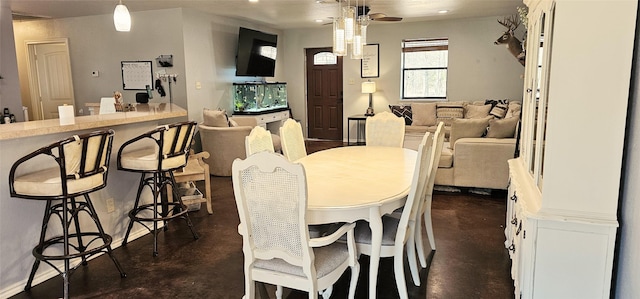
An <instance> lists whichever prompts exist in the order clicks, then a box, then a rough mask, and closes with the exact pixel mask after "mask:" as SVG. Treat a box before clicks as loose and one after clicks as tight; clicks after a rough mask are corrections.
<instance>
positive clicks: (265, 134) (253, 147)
mask: <svg viewBox="0 0 640 299" xmlns="http://www.w3.org/2000/svg"><path fill="white" fill-rule="evenodd" d="M244 148H245V151H246V153H247V157H249V156H251V155H253V154H255V153H257V152H261V151H268V152H271V153H273V152H274V148H273V139H272V138H271V132H269V131H267V129H265V128H263V127H261V126H255V127H253V129H251V132H250V133H249V135H248V136H246V137H245V138H244Z"/></svg>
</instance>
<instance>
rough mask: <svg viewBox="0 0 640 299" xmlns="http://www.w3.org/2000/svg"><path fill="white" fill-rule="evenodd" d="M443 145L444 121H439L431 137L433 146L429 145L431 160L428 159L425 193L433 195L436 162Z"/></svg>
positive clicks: (436, 168) (438, 161)
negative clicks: (427, 179)
mask: <svg viewBox="0 0 640 299" xmlns="http://www.w3.org/2000/svg"><path fill="white" fill-rule="evenodd" d="M443 146H444V122H440V123H439V124H438V127H437V128H436V132H435V133H434V137H433V146H432V147H431V152H432V153H431V161H429V165H428V167H429V172H430V173H429V181H428V182H427V186H426V188H425V190H426V191H425V195H428V196H431V195H433V186H434V185H435V181H436V172H437V171H438V164H439V163H440V156H441V155H442V148H443Z"/></svg>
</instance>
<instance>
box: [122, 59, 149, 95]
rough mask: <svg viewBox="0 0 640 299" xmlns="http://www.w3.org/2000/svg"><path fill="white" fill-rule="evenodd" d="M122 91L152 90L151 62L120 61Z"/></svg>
mask: <svg viewBox="0 0 640 299" xmlns="http://www.w3.org/2000/svg"><path fill="white" fill-rule="evenodd" d="M121 67H122V89H125V90H146V89H147V85H149V87H151V88H153V70H152V69H151V61H122V62H121Z"/></svg>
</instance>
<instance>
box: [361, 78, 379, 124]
mask: <svg viewBox="0 0 640 299" xmlns="http://www.w3.org/2000/svg"><path fill="white" fill-rule="evenodd" d="M374 92H376V82H371V81H366V82H362V93H368V94H369V108H367V112H366V113H365V114H364V115H365V116H373V115H374V114H375V113H374V112H373V93H374Z"/></svg>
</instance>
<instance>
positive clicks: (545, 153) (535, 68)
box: [505, 0, 638, 298]
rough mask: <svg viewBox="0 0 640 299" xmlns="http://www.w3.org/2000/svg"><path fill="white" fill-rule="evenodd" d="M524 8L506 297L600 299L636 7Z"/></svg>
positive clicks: (541, 1) (607, 268) (542, 1)
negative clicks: (511, 290) (510, 283)
mask: <svg viewBox="0 0 640 299" xmlns="http://www.w3.org/2000/svg"><path fill="white" fill-rule="evenodd" d="M524 2H525V4H526V5H527V6H528V8H529V14H528V23H529V24H528V30H527V56H526V65H525V71H524V73H525V78H524V80H525V81H524V91H523V112H522V113H523V115H522V129H521V133H520V136H521V139H520V144H519V147H520V149H521V152H520V156H519V157H518V158H516V159H512V160H510V161H509V174H510V185H509V193H508V194H509V195H508V199H507V202H508V204H507V206H508V208H507V215H506V218H505V221H506V228H505V237H506V241H505V247H506V248H508V250H509V254H510V257H511V259H512V271H511V274H512V278H513V279H514V285H515V297H516V298H608V297H609V296H610V292H611V278H612V267H613V257H614V252H615V239H616V231H617V227H618V221H617V209H618V196H619V195H618V194H619V187H620V186H619V184H620V174H621V167H622V150H623V146H624V132H625V120H626V110H627V103H628V98H629V94H628V93H629V82H630V75H631V65H632V56H633V55H632V54H633V41H634V36H635V31H634V30H635V23H636V11H637V5H638V3H637V1H634V0H620V1H573V0H555V1H551V0H525V1H524ZM610 32H615V36H614V37H612V38H607V40H606V42H602V43H600V42H597V41H595V39H597V38H598V37H599V36H610V34H609V33H610Z"/></svg>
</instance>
